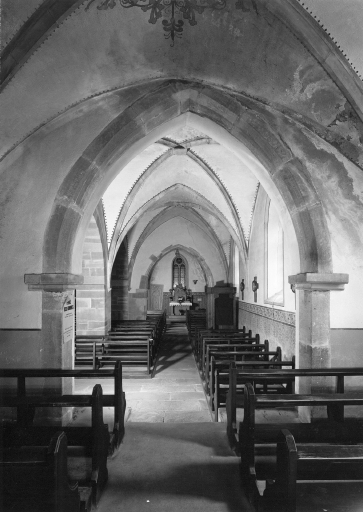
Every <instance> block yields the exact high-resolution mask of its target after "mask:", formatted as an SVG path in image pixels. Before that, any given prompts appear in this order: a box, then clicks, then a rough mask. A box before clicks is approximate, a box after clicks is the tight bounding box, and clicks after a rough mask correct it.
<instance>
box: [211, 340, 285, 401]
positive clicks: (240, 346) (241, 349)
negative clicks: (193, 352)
mask: <svg viewBox="0 0 363 512" xmlns="http://www.w3.org/2000/svg"><path fill="white" fill-rule="evenodd" d="M229 341H230V340H229V339H227V340H223V341H222V342H221V343H217V344H216V343H211V344H208V345H207V347H206V356H205V363H204V366H203V370H202V375H203V377H204V380H205V384H206V391H207V393H208V394H212V395H213V390H212V392H211V389H210V387H209V383H210V380H211V375H213V372H214V366H213V365H212V358H214V359H213V361H214V363H215V362H216V361H217V360H222V359H224V360H227V361H229V360H231V361H233V360H236V358H235V357H233V353H234V352H237V353H242V354H243V355H244V356H245V358H244V359H245V360H247V359H248V358H250V359H258V358H259V356H262V355H263V357H264V358H265V360H268V358H269V356H275V355H276V357H277V360H281V349H280V347H278V349H279V350H277V351H273V352H270V351H269V342H268V340H265V342H264V343H259V344H257V343H254V344H253V345H251V344H249V343H248V344H244V343H237V344H235V343H229ZM233 341H234V340H233ZM229 353H232V357H229V355H230V354H229ZM219 356H220V357H219ZM226 364H228V363H227V362H226ZM227 367H229V365H228V366H227ZM212 381H213V379H212ZM212 385H213V382H212Z"/></svg>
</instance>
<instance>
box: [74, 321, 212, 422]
mask: <svg viewBox="0 0 363 512" xmlns="http://www.w3.org/2000/svg"><path fill="white" fill-rule="evenodd" d="M124 375H125V378H124V379H123V388H124V391H125V393H126V404H127V408H126V415H125V421H126V422H150V423H156V422H161V423H195V422H210V421H212V417H211V414H210V412H209V408H208V404H207V400H206V396H205V393H204V391H203V385H202V382H201V379H200V376H199V371H198V369H197V367H196V364H195V359H194V357H193V354H192V348H191V345H190V343H189V340H188V331H187V328H186V324H185V319H184V318H183V317H174V318H171V319H168V323H167V330H166V332H165V334H164V336H163V340H162V344H161V347H160V350H159V354H158V358H157V362H156V365H155V370H154V372H153V376H152V378H151V379H149V378H145V377H140V378H127V370H126V371H125V372H124ZM96 382H97V381H96V380H85V379H84V380H83V379H82V380H77V381H76V382H75V392H76V393H89V392H91V391H92V388H93V386H94V384H95V383H96ZM99 382H100V384H101V385H102V389H103V392H104V393H105V394H107V393H112V392H113V382H112V381H109V380H106V379H100V381H99ZM87 412H89V411H86V410H84V411H75V415H83V414H87ZM104 416H105V421H108V422H111V421H112V420H111V416H113V414H111V411H107V410H105V409H104Z"/></svg>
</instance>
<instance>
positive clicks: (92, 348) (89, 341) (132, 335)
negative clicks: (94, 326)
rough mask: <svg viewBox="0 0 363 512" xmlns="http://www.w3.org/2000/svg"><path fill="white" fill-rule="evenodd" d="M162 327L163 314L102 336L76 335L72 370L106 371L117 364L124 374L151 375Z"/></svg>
mask: <svg viewBox="0 0 363 512" xmlns="http://www.w3.org/2000/svg"><path fill="white" fill-rule="evenodd" d="M165 327H166V314H165V312H164V313H162V314H158V315H148V317H147V318H146V320H125V321H122V322H119V323H118V324H117V325H116V326H114V327H113V330H112V331H110V332H109V333H108V335H106V336H97V335H77V336H76V338H75V355H74V365H75V368H81V367H91V368H93V369H102V370H103V369H107V368H109V367H110V366H112V365H114V364H115V362H116V361H120V362H121V363H122V364H123V366H124V368H125V369H127V370H128V373H130V374H132V373H134V374H135V375H139V374H140V371H141V372H142V371H143V372H144V373H146V375H147V376H150V375H151V372H152V369H153V365H154V363H155V360H156V356H157V352H158V349H159V346H160V341H161V338H162V334H163V332H164V330H165Z"/></svg>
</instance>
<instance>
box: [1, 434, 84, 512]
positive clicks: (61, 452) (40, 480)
mask: <svg viewBox="0 0 363 512" xmlns="http://www.w3.org/2000/svg"><path fill="white" fill-rule="evenodd" d="M46 442H47V438H43V439H42V444H41V445H39V446H35V445H32V446H28V445H27V444H25V445H24V444H23V441H22V439H21V438H19V437H18V439H17V442H16V443H15V444H13V445H9V444H8V443H7V444H6V445H5V446H4V447H3V448H2V450H1V457H0V474H1V476H0V479H1V484H2V486H1V487H2V491H1V496H0V502H1V505H2V508H1V510H3V512H10V510H12V511H13V510H18V511H26V512H43V511H45V510H46V511H47V512H80V511H84V512H88V511H90V510H91V490H90V489H88V488H85V487H81V486H79V484H78V482H76V481H73V483H69V473H68V468H67V437H66V434H65V433H64V432H60V431H58V432H56V433H55V434H54V435H53V436H52V437H51V439H50V442H49V444H48V445H45V444H44V443H46Z"/></svg>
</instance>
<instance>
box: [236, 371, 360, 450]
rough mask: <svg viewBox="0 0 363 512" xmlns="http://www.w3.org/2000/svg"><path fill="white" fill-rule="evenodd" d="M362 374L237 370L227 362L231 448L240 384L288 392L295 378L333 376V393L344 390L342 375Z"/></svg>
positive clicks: (340, 413) (340, 411)
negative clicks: (280, 387) (280, 388)
mask: <svg viewBox="0 0 363 512" xmlns="http://www.w3.org/2000/svg"><path fill="white" fill-rule="evenodd" d="M359 376H363V368H306V369H304V368H298V369H295V368H293V369H287V368H285V367H284V368H279V369H278V368H274V369H268V368H266V369H253V368H248V367H244V368H243V369H240V368H238V367H236V365H233V364H231V366H230V369H229V386H228V393H227V402H226V409H227V433H228V437H229V439H230V443H231V446H232V447H236V446H237V445H238V426H237V410H238V409H243V408H244V401H245V397H244V385H245V384H246V383H247V382H250V383H252V384H253V386H254V390H255V393H256V391H257V386H258V385H260V386H261V388H262V390H263V392H264V393H265V390H266V389H267V387H268V388H269V389H270V390H271V388H272V389H273V387H274V386H277V388H276V389H278V386H284V387H285V389H286V392H287V393H288V394H293V393H294V390H295V379H296V378H312V377H331V378H334V379H335V392H336V393H344V388H345V378H346V377H359ZM335 411H336V415H337V418H338V419H340V420H341V418H342V417H343V409H342V407H340V409H339V408H337V407H336V408H335Z"/></svg>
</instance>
